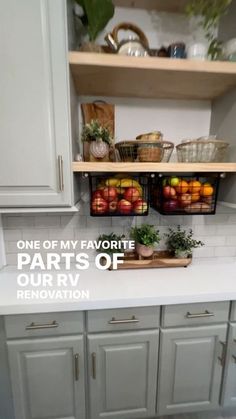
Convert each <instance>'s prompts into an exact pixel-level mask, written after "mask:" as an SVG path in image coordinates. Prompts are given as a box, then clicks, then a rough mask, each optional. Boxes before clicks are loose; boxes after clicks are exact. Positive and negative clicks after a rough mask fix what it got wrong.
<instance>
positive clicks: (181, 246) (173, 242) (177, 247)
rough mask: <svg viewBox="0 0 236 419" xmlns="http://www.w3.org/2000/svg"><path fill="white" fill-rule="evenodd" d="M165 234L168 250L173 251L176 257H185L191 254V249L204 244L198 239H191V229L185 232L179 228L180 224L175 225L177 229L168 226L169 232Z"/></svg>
mask: <svg viewBox="0 0 236 419" xmlns="http://www.w3.org/2000/svg"><path fill="white" fill-rule="evenodd" d="M165 236H166V237H167V241H166V244H167V247H168V250H170V251H172V252H174V254H175V257H177V258H187V257H189V256H191V255H192V250H193V249H196V248H197V247H200V246H204V243H203V242H201V241H200V240H195V239H193V231H192V229H190V230H189V232H186V231H185V230H181V227H180V226H178V227H177V230H174V229H172V228H169V232H168V233H167V234H166V235H165Z"/></svg>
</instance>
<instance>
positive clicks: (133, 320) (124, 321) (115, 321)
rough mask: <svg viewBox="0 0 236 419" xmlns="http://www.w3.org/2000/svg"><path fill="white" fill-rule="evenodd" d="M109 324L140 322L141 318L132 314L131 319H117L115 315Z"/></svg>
mask: <svg viewBox="0 0 236 419" xmlns="http://www.w3.org/2000/svg"><path fill="white" fill-rule="evenodd" d="M108 323H109V324H128V323H139V319H136V317H135V316H132V317H131V319H121V320H116V318H115V317H112V319H111V320H109V322H108Z"/></svg>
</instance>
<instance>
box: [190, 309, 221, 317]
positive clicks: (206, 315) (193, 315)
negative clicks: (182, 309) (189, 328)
mask: <svg viewBox="0 0 236 419" xmlns="http://www.w3.org/2000/svg"><path fill="white" fill-rule="evenodd" d="M214 315H215V314H214V313H211V312H210V311H208V310H205V311H204V313H190V312H189V311H188V312H187V313H186V318H187V319H199V318H202V317H214Z"/></svg>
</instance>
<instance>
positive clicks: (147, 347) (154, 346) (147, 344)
mask: <svg viewBox="0 0 236 419" xmlns="http://www.w3.org/2000/svg"><path fill="white" fill-rule="evenodd" d="M158 337H159V332H158V330H153V331H142V332H124V333H114V334H111V333H107V334H99V335H98V334H95V335H89V336H88V346H89V391H90V419H97V418H102V417H106V418H107V419H108V418H113V419H114V418H127V419H128V418H133V417H134V418H140V417H148V416H154V415H155V411H156V384H157V359H158Z"/></svg>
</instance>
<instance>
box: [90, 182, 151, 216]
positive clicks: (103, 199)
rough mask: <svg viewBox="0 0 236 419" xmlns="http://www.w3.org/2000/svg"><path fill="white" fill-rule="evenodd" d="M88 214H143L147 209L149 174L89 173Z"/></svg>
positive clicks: (146, 213) (145, 213)
mask: <svg viewBox="0 0 236 419" xmlns="http://www.w3.org/2000/svg"><path fill="white" fill-rule="evenodd" d="M89 179H90V215H92V216H95V217H104V216H132V215H133V216H141V215H142V216H144V215H148V210H149V195H150V194H149V176H148V175H145V174H144V175H134V176H130V177H127V176H125V175H122V174H114V175H90V178H89Z"/></svg>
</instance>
